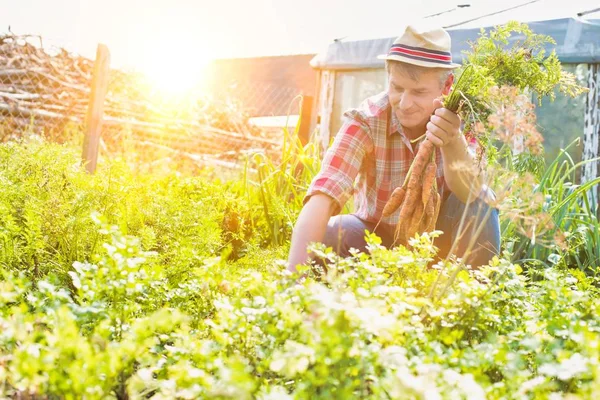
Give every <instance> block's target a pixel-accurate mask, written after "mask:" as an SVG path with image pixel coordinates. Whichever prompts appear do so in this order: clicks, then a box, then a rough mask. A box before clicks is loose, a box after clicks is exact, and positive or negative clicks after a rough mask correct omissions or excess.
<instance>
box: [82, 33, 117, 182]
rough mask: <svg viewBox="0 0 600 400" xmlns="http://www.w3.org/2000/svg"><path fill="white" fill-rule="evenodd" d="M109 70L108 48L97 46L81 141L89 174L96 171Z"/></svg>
mask: <svg viewBox="0 0 600 400" xmlns="http://www.w3.org/2000/svg"><path fill="white" fill-rule="evenodd" d="M109 70H110V53H109V51H108V47H106V46H105V45H103V44H99V45H98V49H97V50H96V62H95V63H94V75H93V76H92V90H91V92H90V102H89V104H88V111H87V116H86V119H85V138H84V140H83V153H82V155H81V160H82V163H83V164H84V165H85V168H86V169H87V171H88V172H89V173H90V174H93V173H94V172H95V171H96V164H97V162H98V145H99V143H100V134H101V132H102V114H103V112H104V97H105V96H106V91H107V89H108V74H109Z"/></svg>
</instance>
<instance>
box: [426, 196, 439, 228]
mask: <svg viewBox="0 0 600 400" xmlns="http://www.w3.org/2000/svg"><path fill="white" fill-rule="evenodd" d="M441 202H442V199H441V197H440V193H439V192H437V191H436V192H435V212H434V213H433V219H432V220H431V224H430V225H429V231H433V230H434V229H435V224H436V223H437V219H438V216H439V213H440V207H441V204H440V203H441Z"/></svg>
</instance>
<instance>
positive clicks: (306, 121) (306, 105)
mask: <svg viewBox="0 0 600 400" xmlns="http://www.w3.org/2000/svg"><path fill="white" fill-rule="evenodd" d="M312 104H313V98H312V96H302V105H301V106H300V109H301V112H300V129H299V130H298V138H299V139H300V143H302V146H306V144H307V143H308V141H309V140H310V117H311V112H312Z"/></svg>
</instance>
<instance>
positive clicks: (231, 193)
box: [0, 144, 600, 399]
mask: <svg viewBox="0 0 600 400" xmlns="http://www.w3.org/2000/svg"><path fill="white" fill-rule="evenodd" d="M0 154H1V157H0V162H1V168H0V184H1V185H2V191H1V193H2V195H1V196H2V197H1V198H0V210H1V214H0V215H1V216H2V217H1V218H2V248H1V249H2V250H1V251H2V252H1V253H0V332H1V333H0V382H2V385H0V393H2V396H3V397H21V398H23V397H28V398H73V399H74V398H92V399H93V398H120V399H124V398H189V399H191V398H235V399H244V398H247V399H250V398H258V399H285V398H298V399H309V398H310V399H313V398H327V399H330V398H374V399H387V398H406V399H413V398H423V399H436V398H439V399H444V398H448V399H457V398H465V399H466V398H468V399H477V398H515V399H517V398H518V399H522V398H550V397H552V396H554V397H557V398H558V397H559V396H566V395H567V394H569V395H572V396H575V397H573V398H577V396H579V397H580V398H594V397H596V396H597V395H598V391H599V390H600V375H599V372H600V369H599V365H598V360H597V356H596V355H597V349H598V346H599V345H600V343H599V340H600V339H599V336H598V329H600V326H599V323H600V320H599V317H598V315H599V312H598V311H599V310H600V303H599V300H598V296H597V289H596V283H597V282H596V281H595V280H594V278H593V277H587V276H586V275H585V274H584V273H582V272H581V271H579V270H577V269H575V270H572V271H570V270H568V269H566V268H563V265H564V264H566V263H568V261H567V260H568V259H569V258H568V256H566V255H565V256H564V257H563V258H562V260H564V262H563V263H558V264H549V265H548V266H547V267H546V268H537V267H536V268H525V267H526V266H527V265H528V264H524V265H520V264H513V263H511V262H510V261H508V259H509V258H510V257H511V254H510V253H507V254H505V255H504V256H503V257H502V258H497V259H495V260H494V261H493V262H492V263H491V265H490V266H488V267H485V268H482V269H481V270H479V271H470V270H465V269H464V266H463V265H461V264H456V263H454V262H445V263H440V264H438V265H435V266H434V267H433V268H429V267H428V265H429V264H430V261H431V260H432V259H433V257H434V253H435V248H434V247H433V246H432V236H429V235H425V236H422V237H420V238H418V239H414V240H413V242H412V243H411V244H412V247H413V250H411V251H409V250H407V249H406V248H404V247H397V248H395V249H391V250H390V249H385V248H383V247H382V246H381V245H380V243H381V241H380V240H379V239H378V238H377V237H375V236H373V235H371V236H369V237H368V241H369V243H370V249H371V251H370V254H362V253H361V254H358V253H357V254H355V255H354V256H353V257H349V258H347V259H342V258H339V257H338V256H336V255H335V254H333V253H331V249H325V248H323V247H322V246H315V248H314V251H315V252H316V253H318V254H319V255H320V256H321V257H322V258H324V259H326V260H328V264H329V266H328V268H327V272H326V274H325V275H323V276H315V277H314V278H312V277H310V276H309V277H308V278H307V279H306V280H305V281H303V282H302V283H297V281H296V277H294V276H290V275H288V274H287V273H286V272H284V270H285V268H284V267H283V263H284V262H283V261H280V260H281V259H282V258H283V257H285V254H286V252H287V243H286V240H289V234H286V233H282V235H283V238H284V239H283V242H284V244H283V245H281V246H273V245H270V244H271V243H272V241H271V239H272V238H273V236H272V230H271V228H272V227H273V226H274V225H269V222H268V219H267V218H266V217H265V214H264V211H265V209H264V207H263V203H262V199H261V196H262V195H261V192H260V187H259V186H253V185H248V187H247V188H246V189H245V191H244V190H241V189H240V187H239V185H240V183H227V182H224V183H221V182H212V183H208V182H206V181H205V180H203V178H189V177H179V176H175V175H169V176H151V175H133V174H131V173H130V172H128V171H127V170H126V169H125V168H124V167H121V166H119V165H118V164H113V165H109V166H106V167H105V168H104V169H103V170H101V171H99V173H98V174H97V175H95V176H89V175H87V174H85V173H84V172H83V171H82V169H81V168H80V167H79V166H78V165H77V157H76V154H74V153H73V152H71V151H70V150H68V149H66V148H64V147H60V146H56V145H49V144H29V145H20V146H17V145H5V146H3V147H0ZM549 171H552V169H551V170H549ZM554 173H555V172H550V175H552V174H554ZM271 174H273V175H271V180H270V181H269V183H268V185H269V189H270V192H269V196H270V197H268V198H267V199H268V200H269V201H273V202H277V201H283V200H281V198H282V196H285V195H286V193H285V191H284V190H281V191H277V190H276V189H275V188H274V187H273V186H275V183H276V182H278V179H282V180H280V181H279V182H284V183H285V182H287V181H286V180H285V178H284V177H285V176H287V175H285V174H283V173H282V172H274V171H271ZM550 175H549V176H550ZM557 176H558V174H557ZM561 176H562V175H561ZM548 179H549V178H548ZM550 180H551V179H550ZM263 182H265V181H263ZM246 183H248V182H246ZM300 193H302V188H301V187H298V194H299V195H300ZM283 198H287V197H283ZM290 204H291V205H292V206H291V208H290V209H291V211H290V212H294V210H296V211H297V209H296V208H295V207H299V205H294V204H295V203H290ZM231 210H236V213H237V215H238V216H237V217H235V220H234V221H235V222H232V221H231V218H232V217H229V219H228V217H227V216H228V214H227V213H228V212H229V211H231ZM273 215H278V214H272V216H273ZM282 216H283V215H282V214H279V217H278V218H281V217H282ZM286 218H287V217H286ZM289 218H291V217H289ZM271 223H272V222H271ZM567 229H569V228H568V227H567ZM235 240H238V241H239V243H238V242H236V243H238V244H234V241H235ZM581 240H583V238H582V239H581ZM517 245H518V243H517ZM236 246H238V247H237V250H238V251H239V252H238V254H237V256H236V257H232V251H234V250H235V248H236ZM562 254H563V253H561V257H562ZM564 254H566V253H564ZM525 263H528V262H527V261H525Z"/></svg>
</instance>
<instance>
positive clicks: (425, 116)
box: [288, 26, 500, 272]
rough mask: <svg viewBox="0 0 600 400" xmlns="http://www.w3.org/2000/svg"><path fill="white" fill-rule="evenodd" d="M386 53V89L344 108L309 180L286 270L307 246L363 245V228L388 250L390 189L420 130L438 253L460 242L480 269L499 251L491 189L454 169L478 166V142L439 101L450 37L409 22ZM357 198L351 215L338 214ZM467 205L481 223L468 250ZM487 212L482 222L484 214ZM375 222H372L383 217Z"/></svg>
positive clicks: (470, 216) (473, 221) (448, 79)
mask: <svg viewBox="0 0 600 400" xmlns="http://www.w3.org/2000/svg"><path fill="white" fill-rule="evenodd" d="M380 58H383V59H385V63H386V71H387V74H388V87H387V90H386V91H384V92H383V93H380V94H378V95H376V96H373V97H370V98H368V99H366V100H365V101H364V102H363V103H362V104H361V105H360V106H359V107H358V108H357V109H352V110H349V111H347V112H346V113H344V118H345V121H344V124H343V126H342V128H341V129H340V131H339V132H338V133H337V135H336V137H335V140H334V142H333V144H332V146H331V147H330V148H329V149H328V150H327V152H326V154H325V157H324V159H323V163H322V167H321V170H320V171H319V173H318V174H317V176H316V177H315V178H314V180H313V181H312V183H311V185H310V187H309V189H308V192H307V194H306V197H305V199H304V207H303V208H302V211H301V212H300V215H299V217H298V221H297V222H296V225H295V227H294V232H293V235H292V243H291V248H290V253H289V259H288V269H289V270H290V271H292V272H294V271H296V266H297V265H299V264H303V263H306V262H307V261H308V260H309V259H310V254H308V251H307V246H308V245H309V244H310V243H311V242H322V243H324V244H326V245H327V246H331V247H332V248H333V249H334V250H335V251H337V252H338V253H339V254H340V255H341V256H347V255H349V249H350V248H356V249H359V250H362V251H364V250H365V249H366V242H365V230H368V231H371V232H373V231H374V229H375V228H376V227H377V230H375V231H374V232H375V233H376V234H377V235H378V236H379V237H381V239H382V243H383V245H384V246H387V247H390V246H392V245H393V244H394V241H393V237H394V228H395V225H396V224H397V222H398V217H399V210H398V211H396V212H395V213H394V214H392V215H391V216H389V217H386V218H383V219H381V217H382V211H383V207H384V206H385V204H386V202H387V200H388V199H389V197H390V195H391V193H392V191H393V190H394V189H395V188H396V187H398V186H401V185H402V183H403V182H404V178H405V176H406V174H407V172H408V169H409V167H410V165H411V163H412V160H413V158H414V156H415V155H416V153H417V150H418V144H413V143H411V141H414V140H415V139H417V138H419V137H421V136H423V135H426V137H427V139H429V140H430V141H431V142H432V143H433V144H434V145H435V146H436V148H435V153H436V162H437V165H438V171H437V175H436V178H437V184H438V190H439V191H440V195H441V199H442V205H441V210H440V214H439V217H438V221H437V224H436V229H437V230H440V231H443V234H442V235H441V236H440V237H438V238H436V240H435V245H436V246H437V247H438V248H439V249H440V251H439V257H445V256H446V255H447V254H448V252H449V250H450V248H451V246H452V243H453V242H454V241H455V240H457V241H458V242H457V246H456V247H455V249H456V251H455V254H456V255H457V256H459V257H464V259H465V262H466V263H468V264H470V265H472V266H473V267H478V266H481V265H484V264H487V263H488V262H489V261H490V259H491V258H492V257H493V256H494V255H495V254H498V252H499V249H500V228H499V221H498V211H497V210H496V209H491V210H489V209H488V208H489V206H488V205H487V203H486V202H485V201H484V200H485V199H486V198H487V197H488V196H491V197H493V192H491V190H489V189H487V188H486V187H485V185H484V184H483V174H478V173H476V169H475V168H463V169H462V170H460V171H459V170H457V169H456V168H453V165H456V164H462V165H473V164H474V163H475V148H476V146H477V143H476V142H473V141H467V139H466V138H465V136H464V135H463V134H462V133H461V120H460V118H459V117H458V115H456V114H455V113H453V112H452V111H450V110H448V109H445V108H443V105H442V102H441V100H440V98H441V97H442V95H446V94H448V93H449V91H450V88H451V87H452V83H453V82H454V75H453V74H452V71H453V70H454V69H455V68H457V67H459V65H457V64H454V63H453V62H452V54H451V52H450V35H449V34H448V33H447V32H446V31H445V30H443V29H441V28H436V29H419V28H417V27H415V26H408V27H406V29H405V31H404V33H403V34H402V35H401V36H400V37H398V38H397V39H396V40H395V41H394V44H393V45H392V47H391V48H390V50H389V52H388V53H387V55H384V56H381V57H380ZM352 194H354V210H355V211H354V213H353V214H345V215H339V213H340V211H341V209H342V208H343V206H344V204H345V203H346V201H347V200H348V199H349V197H350V196H351V195H352ZM465 208H466V215H467V220H468V221H469V222H470V224H469V226H478V225H479V224H484V226H483V230H482V231H481V234H480V235H478V237H477V238H474V239H475V240H476V242H475V246H473V247H472V249H473V251H471V252H469V253H468V254H465V250H466V249H467V247H468V243H469V242H470V241H471V239H472V236H471V233H472V232H473V230H472V229H468V230H466V231H465V233H461V232H458V228H459V222H460V219H461V216H462V215H463V211H465ZM484 217H485V218H484ZM380 219H381V222H380V223H379V225H378V222H379V221H380Z"/></svg>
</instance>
